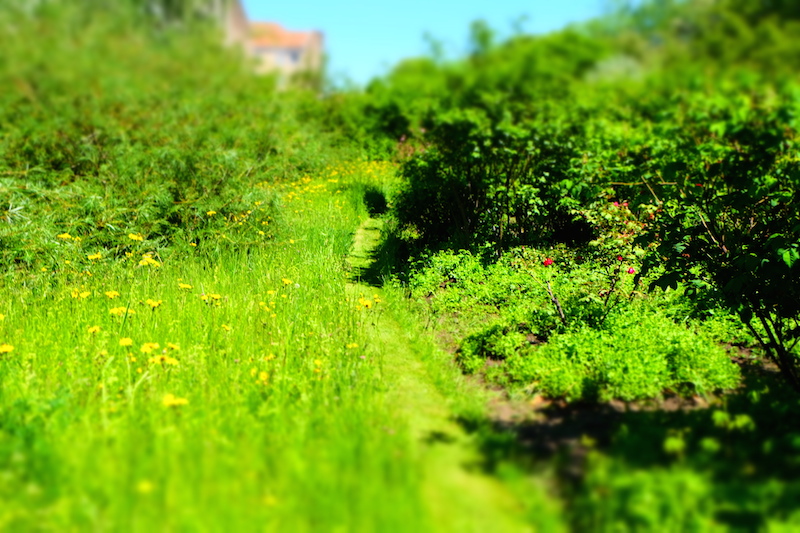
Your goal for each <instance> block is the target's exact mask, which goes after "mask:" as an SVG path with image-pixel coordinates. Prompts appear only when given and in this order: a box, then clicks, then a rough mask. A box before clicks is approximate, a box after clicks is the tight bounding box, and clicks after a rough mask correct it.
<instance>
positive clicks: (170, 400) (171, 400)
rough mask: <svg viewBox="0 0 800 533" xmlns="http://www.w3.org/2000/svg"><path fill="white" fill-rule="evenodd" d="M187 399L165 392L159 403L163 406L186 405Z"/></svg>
mask: <svg viewBox="0 0 800 533" xmlns="http://www.w3.org/2000/svg"><path fill="white" fill-rule="evenodd" d="M188 403H189V400H187V399H186V398H179V397H177V396H175V395H174V394H172V393H170V394H165V395H164V397H163V398H162V399H161V405H163V406H164V407H178V406H179V405H187V404H188Z"/></svg>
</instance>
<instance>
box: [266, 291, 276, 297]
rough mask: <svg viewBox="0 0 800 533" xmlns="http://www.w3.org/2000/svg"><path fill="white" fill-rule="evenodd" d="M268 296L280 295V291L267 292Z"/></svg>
mask: <svg viewBox="0 0 800 533" xmlns="http://www.w3.org/2000/svg"><path fill="white" fill-rule="evenodd" d="M267 294H269V295H270V296H274V295H275V294H278V291H267Z"/></svg>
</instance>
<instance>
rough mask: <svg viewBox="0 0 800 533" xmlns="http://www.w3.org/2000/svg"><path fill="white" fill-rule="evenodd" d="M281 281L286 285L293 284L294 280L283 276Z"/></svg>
mask: <svg viewBox="0 0 800 533" xmlns="http://www.w3.org/2000/svg"><path fill="white" fill-rule="evenodd" d="M281 281H282V282H283V284H284V285H291V284H292V280H290V279H289V278H281Z"/></svg>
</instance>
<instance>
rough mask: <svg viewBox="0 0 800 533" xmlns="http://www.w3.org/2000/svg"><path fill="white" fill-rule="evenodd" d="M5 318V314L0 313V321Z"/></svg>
mask: <svg viewBox="0 0 800 533" xmlns="http://www.w3.org/2000/svg"><path fill="white" fill-rule="evenodd" d="M5 319H6V315H4V314H2V313H0V322H2V321H3V320H5Z"/></svg>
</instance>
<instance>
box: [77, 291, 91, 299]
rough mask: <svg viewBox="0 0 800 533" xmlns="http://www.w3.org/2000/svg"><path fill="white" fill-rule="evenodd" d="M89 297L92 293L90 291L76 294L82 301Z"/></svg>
mask: <svg viewBox="0 0 800 533" xmlns="http://www.w3.org/2000/svg"><path fill="white" fill-rule="evenodd" d="M91 295H92V292H91V291H83V292H80V293H78V296H79V297H80V298H81V299H82V300H83V299H86V298H88V297H89V296H91Z"/></svg>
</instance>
